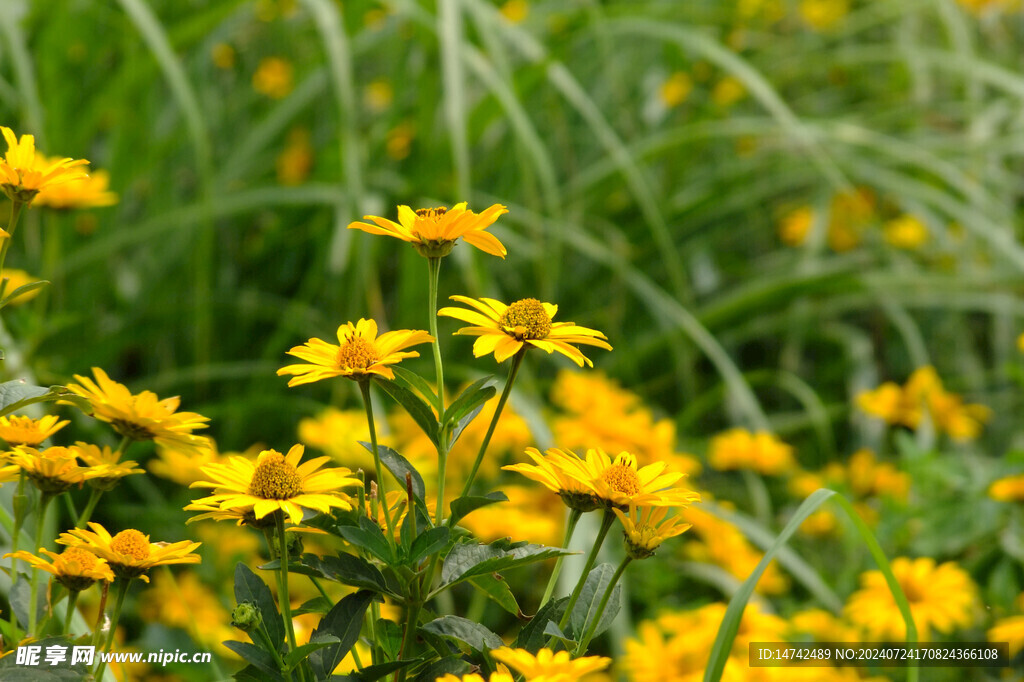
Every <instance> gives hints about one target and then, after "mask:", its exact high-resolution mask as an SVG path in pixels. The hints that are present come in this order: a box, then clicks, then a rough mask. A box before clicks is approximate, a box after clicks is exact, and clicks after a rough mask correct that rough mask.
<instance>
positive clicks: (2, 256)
mask: <svg viewBox="0 0 1024 682" xmlns="http://www.w3.org/2000/svg"><path fill="white" fill-rule="evenodd" d="M23 208H25V202H23V201H13V200H12V201H11V220H10V222H9V223H8V224H7V232H8V233H9V234H10V235H11V236H10V237H6V238H4V240H3V244H2V245H0V271H2V270H3V269H4V262H5V261H6V259H7V249H9V248H10V247H11V240H12V239H14V230H15V228H17V227H18V218H20V217H21V210H22V209H23ZM3 293H4V292H2V291H0V296H2V295H3Z"/></svg>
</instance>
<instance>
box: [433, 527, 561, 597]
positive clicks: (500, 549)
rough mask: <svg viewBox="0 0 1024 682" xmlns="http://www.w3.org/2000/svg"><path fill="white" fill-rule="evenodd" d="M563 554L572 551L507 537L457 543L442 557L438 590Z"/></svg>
mask: <svg viewBox="0 0 1024 682" xmlns="http://www.w3.org/2000/svg"><path fill="white" fill-rule="evenodd" d="M563 554H573V552H570V551H568V550H565V549H559V548H557V547H546V546H544V545H531V544H528V543H526V542H511V541H510V540H509V539H508V538H502V539H501V540H496V541H494V542H492V543H491V544H489V545H483V544H478V543H474V542H465V543H462V544H458V545H455V546H454V547H453V548H452V550H451V551H450V552H449V553H448V556H447V557H445V560H444V566H443V567H442V568H441V586H440V588H438V590H437V591H440V589H443V588H445V587H448V586H451V585H454V584H456V583H459V582H462V581H463V580H469V579H470V578H473V577H475V576H478V575H487V574H488V573H494V572H496V571H503V570H507V569H510V568H517V567H519V566H525V565H526V564H531V563H534V562H537V561H544V560H545V559H551V558H554V557H557V556H561V555H563ZM437 591H435V593H436V592H437Z"/></svg>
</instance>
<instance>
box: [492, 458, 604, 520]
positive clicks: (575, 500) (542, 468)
mask: <svg viewBox="0 0 1024 682" xmlns="http://www.w3.org/2000/svg"><path fill="white" fill-rule="evenodd" d="M545 454H546V455H547V457H544V456H543V455H541V454H540V451H539V450H537V448H527V449H526V455H527V457H529V458H530V459H532V460H533V461H534V462H535V464H509V465H508V466H503V467H502V469H504V470H506V471H515V472H517V473H520V474H522V475H523V476H526V477H527V478H528V479H530V480H531V481H537V482H538V483H540V484H542V485H543V486H544V487H545V488H547V489H548V490H550V491H551V492H553V493H558V496H559V497H561V498H562V501H563V502H565V504H566V506H568V507H569V508H571V509H577V510H579V511H583V512H589V511H593V510H595V509H597V508H598V506H600V503H599V501H598V499H597V496H596V495H594V494H593V493H592V492H591V491H590V489H589V488H588V487H587V486H586V485H585V484H584V483H583V481H580V480H578V479H576V478H575V477H572V476H570V475H569V474H567V473H566V472H565V470H564V469H563V468H562V467H561V466H558V465H556V462H557V461H559V460H560V459H562V458H565V457H570V456H571V457H575V455H568V454H566V453H565V452H564V451H562V450H558V449H557V448H552V449H550V450H548V451H547V452H546V453H545Z"/></svg>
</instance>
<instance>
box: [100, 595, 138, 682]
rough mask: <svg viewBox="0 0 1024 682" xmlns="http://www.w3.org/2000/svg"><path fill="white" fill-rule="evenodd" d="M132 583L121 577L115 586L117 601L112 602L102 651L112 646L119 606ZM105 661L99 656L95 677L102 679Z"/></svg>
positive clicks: (119, 614) (101, 613) (119, 616)
mask: <svg viewBox="0 0 1024 682" xmlns="http://www.w3.org/2000/svg"><path fill="white" fill-rule="evenodd" d="M131 584H132V578H121V583H120V584H119V585H118V588H117V601H116V602H114V613H113V615H112V616H111V617H110V632H109V633H108V634H107V643H106V644H104V645H103V650H102V651H103V653H108V654H109V653H110V649H111V648H112V647H113V646H114V634H115V633H116V632H117V621H118V620H119V619H120V618H121V607H122V606H124V598H125V597H126V596H128V587H129V586H130V585H131ZM102 617H103V612H102V611H101V612H100V618H102ZM98 630H99V628H97V631H98ZM106 665H107V662H106V661H104V660H103V657H102V656H101V657H100V664H99V667H97V668H96V679H97V680H102V679H103V668H105V667H106Z"/></svg>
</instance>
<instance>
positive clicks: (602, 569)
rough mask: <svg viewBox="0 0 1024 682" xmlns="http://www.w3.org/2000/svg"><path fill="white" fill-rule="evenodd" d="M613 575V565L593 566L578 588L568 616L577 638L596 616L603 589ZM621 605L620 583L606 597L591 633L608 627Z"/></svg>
mask: <svg viewBox="0 0 1024 682" xmlns="http://www.w3.org/2000/svg"><path fill="white" fill-rule="evenodd" d="M614 575H615V567H614V566H612V565H611V564H601V565H599V566H595V567H594V568H593V569H592V570H591V571H590V573H589V574H588V575H587V580H586V582H584V583H583V589H582V590H580V596H579V599H578V600H577V601H576V606H574V607H573V610H572V615H570V616H569V625H571V626H572V632H573V633H574V634H575V635H576V637H577V638H579V637H582V636H583V633H584V632H586V631H587V627H589V626H590V623H591V621H593V619H594V618H597V617H598V615H599V614H598V613H597V608H598V607H599V606H600V605H601V598H602V597H603V596H604V593H605V590H607V589H608V583H609V582H610V581H611V579H612V576H614ZM621 605H622V585H621V584H618V585H616V586H615V587H614V588H612V596H611V597H610V598H609V599H608V604H607V606H606V607H605V611H604V613H603V614H600V620H599V621H598V625H597V629H596V630H595V631H594V634H593V636H594V637H596V636H597V635H599V634H601V633H602V632H604V631H605V630H607V629H608V627H609V626H610V625H611V624H612V620H614V619H615V615H616V614H617V613H618V612H619V607H620V606H621Z"/></svg>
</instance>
